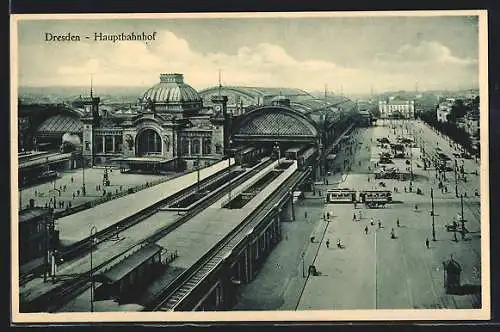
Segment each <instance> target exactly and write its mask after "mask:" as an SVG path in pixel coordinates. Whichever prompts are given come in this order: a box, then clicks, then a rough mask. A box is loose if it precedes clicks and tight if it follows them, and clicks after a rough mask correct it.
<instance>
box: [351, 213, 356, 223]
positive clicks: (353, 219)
mask: <svg viewBox="0 0 500 332" xmlns="http://www.w3.org/2000/svg"><path fill="white" fill-rule="evenodd" d="M352 221H356V212H355V213H353V215H352Z"/></svg>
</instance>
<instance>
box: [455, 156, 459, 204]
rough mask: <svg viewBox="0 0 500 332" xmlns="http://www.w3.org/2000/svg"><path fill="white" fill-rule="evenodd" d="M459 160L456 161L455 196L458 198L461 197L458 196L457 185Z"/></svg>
mask: <svg viewBox="0 0 500 332" xmlns="http://www.w3.org/2000/svg"><path fill="white" fill-rule="evenodd" d="M457 167H458V166H457V160H456V159H455V195H456V196H457V198H458V197H459V196H458V184H457V181H458V180H457Z"/></svg>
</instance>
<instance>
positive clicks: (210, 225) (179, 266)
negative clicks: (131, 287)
mask: <svg viewBox="0 0 500 332" xmlns="http://www.w3.org/2000/svg"><path fill="white" fill-rule="evenodd" d="M276 165H277V162H275V163H273V164H272V165H271V166H272V167H271V169H270V170H269V171H271V170H272V169H273V168H274V167H276ZM296 170H297V164H296V163H294V164H293V165H292V166H290V168H289V169H287V170H286V171H284V172H283V173H282V174H281V175H279V176H278V177H277V178H276V179H275V180H274V181H272V182H271V183H270V184H269V185H268V186H266V187H265V188H264V189H263V190H262V191H261V192H260V193H258V194H257V195H256V196H255V197H254V198H253V199H252V200H251V201H250V202H249V203H248V204H246V205H245V206H243V207H242V208H241V209H226V208H221V207H222V206H224V205H225V203H226V202H227V200H228V195H225V196H224V197H222V198H221V199H220V200H218V201H217V202H215V203H214V204H213V205H211V206H210V207H209V208H207V209H206V210H204V211H203V212H201V213H200V214H198V215H197V216H195V217H194V218H193V219H191V220H190V221H189V222H188V223H185V224H183V225H182V226H180V227H179V228H178V229H176V230H175V231H174V232H172V233H169V234H168V235H167V236H165V237H164V238H163V239H161V240H159V241H158V242H157V244H159V245H160V246H162V247H164V248H165V249H167V250H168V251H170V252H172V251H175V252H177V254H178V257H177V258H176V259H175V260H173V261H172V262H171V263H170V264H169V268H168V270H167V271H166V272H165V274H164V275H163V276H162V277H161V278H159V279H158V280H157V281H155V282H154V283H153V284H152V285H151V286H150V287H149V289H148V291H146V292H145V294H144V296H143V298H142V299H141V302H147V301H148V300H149V299H150V297H151V296H153V294H157V293H159V292H160V291H161V290H162V289H163V288H165V287H166V286H167V285H168V284H169V282H170V281H171V280H173V279H175V278H176V277H177V276H178V275H180V274H181V273H182V272H183V271H184V270H186V269H188V268H190V267H191V266H192V265H194V264H195V263H196V262H198V261H199V260H200V259H201V258H202V257H203V255H205V254H206V253H207V252H208V251H210V250H211V249H212V248H213V247H214V246H216V245H217V243H218V242H220V241H221V240H222V239H223V238H224V237H225V236H227V235H228V234H229V233H230V232H231V231H232V230H233V229H235V228H236V227H237V226H238V225H239V224H240V223H241V222H243V220H245V219H246V218H247V217H248V216H249V215H250V214H251V213H252V212H253V211H255V209H257V208H258V207H259V206H260V205H261V204H262V203H264V202H265V201H266V199H268V198H269V196H270V195H271V194H272V193H273V192H275V191H276V190H277V189H278V188H280V187H281V186H282V184H283V183H284V182H285V181H286V180H287V179H288V178H289V177H290V176H291V175H292V174H294V173H295V172H296ZM265 174H267V173H266V172H261V173H259V174H258V175H256V176H255V177H253V178H251V179H249V180H247V181H246V182H245V183H243V184H241V185H240V186H239V187H238V188H235V190H234V194H233V195H232V197H233V198H234V197H235V195H236V193H237V192H243V191H244V190H245V189H246V188H248V187H249V186H251V185H252V184H253V183H255V182H256V181H257V180H258V179H260V178H262V177H263V176H264V175H265ZM140 304H142V303H140Z"/></svg>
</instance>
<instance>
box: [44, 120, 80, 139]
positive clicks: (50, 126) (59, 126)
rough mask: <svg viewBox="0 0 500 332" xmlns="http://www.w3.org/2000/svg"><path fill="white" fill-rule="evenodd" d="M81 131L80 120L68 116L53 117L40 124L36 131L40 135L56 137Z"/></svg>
mask: <svg viewBox="0 0 500 332" xmlns="http://www.w3.org/2000/svg"><path fill="white" fill-rule="evenodd" d="M82 130H83V124H82V122H81V121H80V119H78V118H76V117H72V116H68V115H54V116H51V117H50V118H47V119H45V121H43V122H42V124H41V125H40V126H39V127H38V129H37V133H38V134H42V135H44V134H45V135H51V134H53V135H56V134H64V133H78V132H81V131H82Z"/></svg>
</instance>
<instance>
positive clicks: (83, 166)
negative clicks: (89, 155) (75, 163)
mask: <svg viewBox="0 0 500 332" xmlns="http://www.w3.org/2000/svg"><path fill="white" fill-rule="evenodd" d="M82 195H83V196H85V195H86V190H85V158H84V157H83V152H82Z"/></svg>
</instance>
